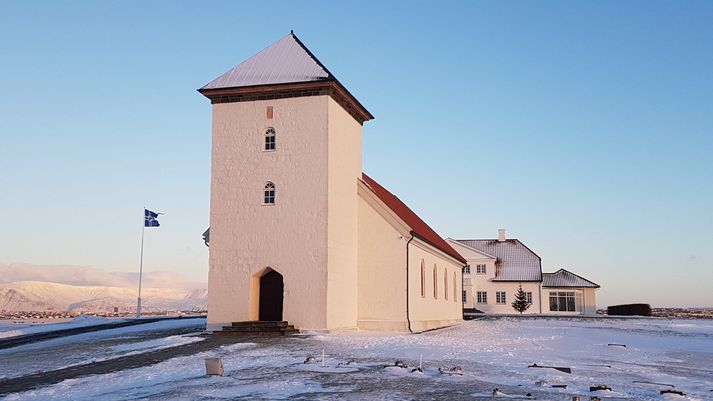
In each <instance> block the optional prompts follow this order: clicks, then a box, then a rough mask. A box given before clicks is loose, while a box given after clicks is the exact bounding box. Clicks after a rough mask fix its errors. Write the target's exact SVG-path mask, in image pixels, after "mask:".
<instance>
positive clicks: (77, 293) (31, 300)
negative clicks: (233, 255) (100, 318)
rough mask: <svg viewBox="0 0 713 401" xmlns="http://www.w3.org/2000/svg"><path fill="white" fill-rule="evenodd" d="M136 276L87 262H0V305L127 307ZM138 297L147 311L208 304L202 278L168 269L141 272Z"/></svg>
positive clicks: (131, 305) (14, 308) (10, 308)
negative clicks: (92, 265)
mask: <svg viewBox="0 0 713 401" xmlns="http://www.w3.org/2000/svg"><path fill="white" fill-rule="evenodd" d="M138 279H139V278H138V273H126V272H106V271H103V270H100V269H96V268H93V267H87V266H70V265H57V266H47V265H44V266H38V265H30V264H25V263H11V264H0V311H6V312H20V311H23V312H30V311H73V312H112V311H113V310H114V308H119V312H131V311H135V309H136V296H137V286H138ZM141 298H142V309H143V310H144V311H145V312H161V311H172V310H205V309H206V307H207V289H206V284H205V283H202V282H199V281H195V280H191V279H189V278H187V277H185V276H183V275H181V274H177V273H171V272H145V273H144V276H143V286H142V289H141Z"/></svg>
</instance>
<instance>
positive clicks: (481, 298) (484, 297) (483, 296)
mask: <svg viewBox="0 0 713 401" xmlns="http://www.w3.org/2000/svg"><path fill="white" fill-rule="evenodd" d="M476 302H477V303H479V304H483V305H487V303H488V292H487V291H478V292H477V293H476Z"/></svg>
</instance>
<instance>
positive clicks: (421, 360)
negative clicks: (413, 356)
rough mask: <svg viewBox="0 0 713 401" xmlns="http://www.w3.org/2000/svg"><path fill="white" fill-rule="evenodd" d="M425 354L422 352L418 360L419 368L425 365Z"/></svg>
mask: <svg viewBox="0 0 713 401" xmlns="http://www.w3.org/2000/svg"><path fill="white" fill-rule="evenodd" d="M422 365H423V354H421V359H419V360H418V368H419V369H421V368H422V367H423V366H422Z"/></svg>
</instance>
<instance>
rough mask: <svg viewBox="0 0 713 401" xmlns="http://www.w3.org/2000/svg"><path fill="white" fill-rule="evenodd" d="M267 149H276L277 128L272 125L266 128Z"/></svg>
mask: <svg viewBox="0 0 713 401" xmlns="http://www.w3.org/2000/svg"><path fill="white" fill-rule="evenodd" d="M265 150H275V129H274V128H272V127H270V128H268V129H266V130H265Z"/></svg>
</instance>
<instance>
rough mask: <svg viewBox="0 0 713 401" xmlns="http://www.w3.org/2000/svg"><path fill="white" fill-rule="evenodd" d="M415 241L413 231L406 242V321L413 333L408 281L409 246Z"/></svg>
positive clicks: (410, 331)
mask: <svg viewBox="0 0 713 401" xmlns="http://www.w3.org/2000/svg"><path fill="white" fill-rule="evenodd" d="M411 241H413V231H412V232H411V238H410V239H409V240H408V242H406V323H407V324H408V331H409V333H413V330H411V316H410V315H409V308H408V304H409V293H408V282H409V274H408V261H409V259H408V246H409V244H410V243H411Z"/></svg>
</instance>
